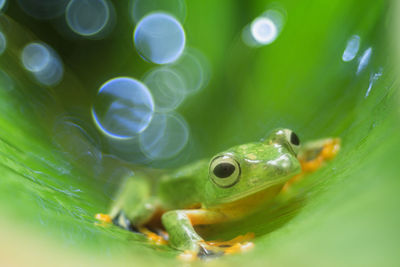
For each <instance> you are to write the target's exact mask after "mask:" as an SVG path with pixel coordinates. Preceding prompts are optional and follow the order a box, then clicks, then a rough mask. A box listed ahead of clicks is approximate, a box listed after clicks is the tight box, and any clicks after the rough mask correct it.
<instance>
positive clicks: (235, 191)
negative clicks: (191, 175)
mask: <svg viewBox="0 0 400 267" xmlns="http://www.w3.org/2000/svg"><path fill="white" fill-rule="evenodd" d="M299 146H300V140H299V138H298V136H297V135H296V134H295V133H294V132H293V131H291V130H289V129H276V130H274V131H272V132H271V133H270V134H269V135H268V137H267V138H265V139H264V140H262V141H261V142H256V143H249V144H245V145H240V146H236V147H233V148H231V149H229V150H227V151H225V152H222V153H219V154H217V155H216V156H215V157H213V158H212V159H211V161H210V164H209V174H208V176H209V181H210V183H209V190H208V193H209V194H208V197H209V199H208V200H209V202H210V203H214V204H217V203H227V202H232V201H235V200H238V199H240V198H243V197H246V196H249V195H251V194H254V193H257V192H259V191H261V190H264V189H267V188H270V187H273V186H275V185H279V184H282V185H283V184H284V183H285V182H286V181H287V180H289V179H290V178H291V177H293V176H294V175H296V174H298V173H299V172H300V170H301V167H300V163H299V161H298V160H297V152H298V150H299Z"/></svg>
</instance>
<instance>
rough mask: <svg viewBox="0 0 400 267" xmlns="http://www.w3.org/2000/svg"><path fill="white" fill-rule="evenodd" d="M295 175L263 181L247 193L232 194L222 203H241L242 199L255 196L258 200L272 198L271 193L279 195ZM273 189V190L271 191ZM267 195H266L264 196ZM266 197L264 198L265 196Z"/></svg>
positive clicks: (224, 198) (222, 199) (223, 199)
mask: <svg viewBox="0 0 400 267" xmlns="http://www.w3.org/2000/svg"><path fill="white" fill-rule="evenodd" d="M292 177H293V175H287V176H284V177H282V178H279V179H274V180H273V181H272V180H268V181H262V182H261V183H258V184H255V185H253V186H251V187H250V189H248V190H246V191H242V192H240V193H237V194H230V195H229V196H226V197H223V198H221V199H220V201H221V203H232V202H235V201H240V200H242V199H247V198H249V197H250V196H255V197H257V198H260V197H261V198H265V197H269V196H271V195H270V193H275V195H276V194H278V193H279V192H280V189H281V188H282V187H283V186H284V185H285V182H287V181H288V180H290V178H292ZM269 189H271V190H269ZM264 194H265V195H264ZM263 195H264V196H263Z"/></svg>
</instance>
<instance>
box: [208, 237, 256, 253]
mask: <svg viewBox="0 0 400 267" xmlns="http://www.w3.org/2000/svg"><path fill="white" fill-rule="evenodd" d="M253 238H254V233H247V234H245V235H239V236H237V237H235V238H234V239H232V240H229V241H220V240H215V241H207V242H206V243H207V244H208V245H212V246H217V247H219V248H222V249H223V250H224V254H235V253H239V252H244V251H248V250H250V249H251V248H253V247H254V243H253V242H250V240H251V239H253Z"/></svg>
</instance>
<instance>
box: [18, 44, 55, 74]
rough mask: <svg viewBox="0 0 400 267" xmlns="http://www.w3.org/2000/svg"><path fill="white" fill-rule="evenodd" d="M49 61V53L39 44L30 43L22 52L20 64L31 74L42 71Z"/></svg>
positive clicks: (46, 48) (45, 47)
mask: <svg viewBox="0 0 400 267" xmlns="http://www.w3.org/2000/svg"><path fill="white" fill-rule="evenodd" d="M50 61H51V52H50V50H49V48H48V47H47V46H45V45H44V44H41V43H30V44H28V45H26V46H25V47H24V49H23V50H22V64H23V65H24V67H25V68H26V69H27V70H28V71H31V72H39V71H42V70H44V69H45V68H46V67H47V66H48V65H49V64H50Z"/></svg>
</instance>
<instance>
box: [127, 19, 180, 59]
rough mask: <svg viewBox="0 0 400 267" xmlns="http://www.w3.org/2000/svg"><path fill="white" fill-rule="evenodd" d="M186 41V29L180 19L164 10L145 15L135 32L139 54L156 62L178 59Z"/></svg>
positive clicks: (135, 41)
mask: <svg viewBox="0 0 400 267" xmlns="http://www.w3.org/2000/svg"><path fill="white" fill-rule="evenodd" d="M185 42H186V37H185V31H184V30H183V27H182V25H181V24H180V23H179V21H177V20H176V19H175V18H174V17H173V16H171V15H169V14H166V13H162V12H158V13H152V14H149V15H147V16H146V17H144V18H143V19H142V20H141V21H140V22H139V23H138V24H137V25H136V28H135V32H134V43H135V47H136V49H137V51H138V52H139V54H140V55H141V56H142V57H143V58H144V59H146V60H148V61H150V62H153V63H156V64H167V63H171V62H174V61H176V60H177V59H178V58H179V57H180V56H181V55H182V52H183V50H184V48H185Z"/></svg>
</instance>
